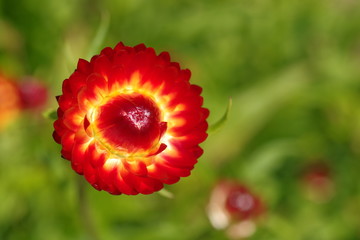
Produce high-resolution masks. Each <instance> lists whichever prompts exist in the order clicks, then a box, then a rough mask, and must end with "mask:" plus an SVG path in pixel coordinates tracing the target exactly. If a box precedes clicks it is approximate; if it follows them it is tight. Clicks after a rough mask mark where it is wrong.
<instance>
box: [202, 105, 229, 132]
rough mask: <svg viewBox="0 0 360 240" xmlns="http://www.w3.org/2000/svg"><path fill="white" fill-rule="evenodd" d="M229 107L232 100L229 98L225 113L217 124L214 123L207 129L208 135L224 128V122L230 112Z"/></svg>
mask: <svg viewBox="0 0 360 240" xmlns="http://www.w3.org/2000/svg"><path fill="white" fill-rule="evenodd" d="M231 106H232V98H229V102H228V105H227V107H226V111H225V113H224V115H223V116H222V117H221V118H220V119H219V120H218V121H217V122H215V123H213V124H211V125H210V126H209V129H208V131H207V132H208V134H212V133H214V132H216V131H218V130H219V129H220V128H221V127H223V126H224V124H225V123H226V121H227V119H228V117H229V112H230V109H231Z"/></svg>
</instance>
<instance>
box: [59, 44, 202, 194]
mask: <svg viewBox="0 0 360 240" xmlns="http://www.w3.org/2000/svg"><path fill="white" fill-rule="evenodd" d="M190 74H191V73H190V71H189V70H188V69H185V70H182V69H180V66H179V64H178V63H176V62H171V61H170V57H169V54H168V53H167V52H162V53H161V54H159V55H156V53H155V51H154V49H153V48H147V47H146V46H145V45H143V44H140V45H137V46H135V47H128V46H124V45H123V44H122V43H119V44H118V45H117V46H116V47H115V48H114V49H112V48H109V47H108V48H105V49H103V50H102V51H101V53H100V55H96V56H94V57H93V58H92V59H91V61H90V62H87V61H85V60H83V59H80V60H79V62H78V66H77V69H76V70H75V72H74V73H73V74H72V75H71V76H70V78H69V79H66V80H65V81H64V82H63V87H62V91H63V95H61V96H59V97H58V98H57V99H58V103H59V108H58V111H57V113H58V120H56V121H55V122H54V128H55V131H54V134H53V136H54V139H55V141H56V142H57V143H59V144H61V145H62V150H61V153H62V156H63V157H64V158H65V159H68V160H70V161H71V165H72V168H73V169H74V170H75V171H76V172H77V173H79V174H83V175H84V176H85V178H86V180H87V181H88V182H89V183H90V184H91V185H92V186H93V187H94V188H96V189H97V190H105V191H108V192H109V193H111V194H122V193H123V194H128V195H135V194H138V193H142V194H150V193H153V192H155V191H158V190H160V189H162V188H163V184H173V183H176V182H177V181H179V179H180V177H186V176H189V175H190V171H191V170H192V169H193V167H194V165H195V164H196V162H197V159H198V158H199V157H200V156H201V155H202V153H203V150H202V149H201V148H200V147H199V144H200V143H201V142H203V141H204V140H205V139H206V138H207V133H206V131H207V127H208V124H207V122H206V118H207V117H208V115H209V111H208V110H207V109H205V108H202V105H203V98H202V97H201V96H200V94H201V91H202V89H201V88H200V87H199V86H196V85H191V84H190V83H189V79H190Z"/></svg>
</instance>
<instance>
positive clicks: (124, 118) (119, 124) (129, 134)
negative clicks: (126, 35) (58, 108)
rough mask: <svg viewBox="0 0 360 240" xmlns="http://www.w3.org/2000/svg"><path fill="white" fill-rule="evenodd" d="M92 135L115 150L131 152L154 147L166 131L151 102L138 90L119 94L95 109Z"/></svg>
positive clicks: (157, 111)
mask: <svg viewBox="0 0 360 240" xmlns="http://www.w3.org/2000/svg"><path fill="white" fill-rule="evenodd" d="M97 113H98V117H97V119H96V128H97V132H98V133H96V134H100V135H101V136H100V137H101V139H102V140H105V144H106V145H108V146H110V147H111V148H112V149H113V150H115V151H121V152H124V151H125V152H127V153H129V154H133V153H136V152H141V151H144V150H149V149H151V150H155V151H156V149H154V148H158V147H159V144H158V143H159V140H160V138H161V136H162V135H163V133H164V132H165V130H166V124H165V123H163V122H161V113H160V110H159V108H158V107H157V105H156V104H155V102H154V101H153V100H152V99H151V98H149V97H146V96H144V95H141V94H138V93H132V94H121V95H119V96H116V97H113V98H111V99H110V100H108V101H107V102H106V103H105V104H104V105H102V106H100V107H99V108H98V110H97Z"/></svg>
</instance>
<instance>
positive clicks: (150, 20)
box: [0, 0, 360, 240]
mask: <svg viewBox="0 0 360 240" xmlns="http://www.w3.org/2000/svg"><path fill="white" fill-rule="evenodd" d="M107 17H110V25H109V30H108V32H107V33H106V35H104V41H103V42H102V43H101V44H100V48H103V47H106V46H111V47H113V46H115V45H116V44H117V42H119V41H123V42H124V43H125V44H126V45H130V46H133V45H136V44H139V43H145V44H146V45H147V46H151V47H154V48H155V49H156V51H157V52H158V53H160V52H161V51H169V52H170V54H171V56H172V60H174V61H179V62H180V63H181V66H182V67H184V68H189V69H191V71H192V82H193V83H195V84H198V85H200V86H202V87H203V95H204V98H205V106H206V107H207V108H209V109H210V112H211V114H210V118H209V122H210V123H214V122H216V120H218V119H219V118H221V116H222V115H223V114H224V112H225V109H226V105H227V102H228V99H229V97H232V99H233V107H232V109H231V111H230V115H229V119H228V121H227V122H226V124H225V125H224V127H223V128H221V129H220V130H219V131H217V132H216V133H214V134H212V135H210V136H209V138H208V139H207V141H206V142H205V143H203V144H202V146H203V148H204V150H205V153H204V155H203V156H202V157H201V158H200V159H199V163H198V164H197V165H196V167H195V169H194V170H193V172H192V174H191V176H189V177H187V178H184V179H182V180H181V181H180V182H179V183H177V184H175V185H172V186H168V187H167V189H168V190H169V191H171V192H172V193H173V194H174V195H175V197H174V198H173V199H168V198H164V197H162V196H160V195H159V194H152V195H148V196H143V195H138V196H123V195H121V196H112V195H110V194H108V193H106V192H103V191H102V192H98V191H96V190H94V189H93V188H91V187H90V185H88V184H86V183H85V182H84V180H83V179H82V177H81V176H78V175H76V174H75V173H74V172H73V170H72V169H71V167H70V164H69V162H67V161H65V160H63V159H61V158H60V153H59V152H60V146H58V145H57V144H56V143H55V142H54V141H53V139H52V137H51V134H52V121H51V120H49V119H46V118H43V117H42V115H41V113H33V112H25V113H23V114H22V115H21V117H20V118H19V119H17V120H16V121H15V122H14V123H13V124H12V125H11V126H10V127H9V128H8V129H6V130H5V131H3V132H1V133H0V239H28V240H32V239H34V240H42V239H44V240H52V239H96V236H97V237H98V239H109V240H112V239H124V240H128V239H136V240H137V239H139V240H142V239H144V240H145V239H146V240H147V239H156V240H161V239H172V240H177V239H179V240H184V239H185V240H186V239H194V240H195V239H227V237H226V235H225V233H224V232H223V231H219V230H215V229H213V227H212V226H211V224H210V222H209V220H208V218H207V215H206V206H207V203H208V200H209V196H210V192H211V189H212V187H213V186H214V184H215V183H216V182H217V181H218V180H219V179H223V178H231V179H235V180H237V181H239V182H241V183H244V184H246V185H247V186H249V188H250V189H251V190H252V191H253V192H254V193H256V194H257V195H259V196H260V197H261V198H262V200H263V201H264V203H265V205H266V206H267V211H266V214H265V215H264V216H263V218H262V219H261V221H258V222H257V231H256V232H255V234H254V235H253V236H251V237H250V238H249V239H254V240H255V239H264V240H272V239H274V240H277V239H279V240H289V239H291V240H293V239H294V240H296V239H299V240H312V239H314V240H355V239H360V181H359V175H360V161H359V155H360V150H359V146H360V2H359V1H357V0H302V1H297V0H273V1H270V0H261V1H260V0H197V1H194V0H191V1H190V0H185V1H173V0H157V1H150V0H134V1H130V0H128V1H118V0H104V1H100V0H91V1H86V0H76V1H73V0H62V1H54V0H49V1H43V0H16V1H10V0H0V68H1V70H0V71H1V72H4V73H6V74H8V75H12V76H15V77H21V76H24V75H31V76H35V77H37V78H38V79H41V81H43V82H44V83H45V84H47V85H48V86H49V91H50V99H49V102H48V105H47V107H48V108H49V109H52V108H55V107H56V101H55V98H54V96H56V95H59V94H61V83H62V81H63V79H65V78H67V77H68V76H69V75H70V74H71V73H72V72H73V71H74V69H75V67H76V63H77V59H78V58H87V59H88V54H91V55H92V54H96V53H98V52H99V50H100V49H96V50H95V49H92V48H91V43H92V42H93V39H94V37H95V36H96V32H97V30H98V29H99V26H100V25H101V23H104V21H105V22H106V19H107ZM102 19H103V20H102ZM104 19H105V20H104ZM100 29H101V28H100ZM89 49H90V50H89ZM89 51H90V52H89ZM318 160H321V161H322V162H324V163H325V164H327V165H328V166H329V167H330V169H331V173H332V174H331V181H333V184H334V196H333V197H332V198H331V199H330V200H329V201H327V202H325V203H322V204H320V203H316V202H313V201H311V200H309V199H308V198H307V197H306V194H304V191H303V188H302V184H301V173H302V171H303V169H304V168H305V167H306V166H307V165H308V164H310V163H312V162H316V161H318ZM79 182H80V183H79ZM79 184H80V185H81V184H86V185H85V192H82V191H80V192H79V189H81V188H79ZM89 224H93V225H94V227H92V226H89ZM89 233H90V234H89ZM94 234H96V235H94Z"/></svg>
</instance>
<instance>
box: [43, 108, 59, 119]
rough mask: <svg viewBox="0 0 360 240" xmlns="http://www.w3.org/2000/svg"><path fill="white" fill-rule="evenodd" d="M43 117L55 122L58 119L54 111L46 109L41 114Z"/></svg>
mask: <svg viewBox="0 0 360 240" xmlns="http://www.w3.org/2000/svg"><path fill="white" fill-rule="evenodd" d="M42 115H43V117H44V118H46V119H49V120H56V119H57V118H58V116H57V112H56V109H48V110H46V111H44V112H43V113H42Z"/></svg>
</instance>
